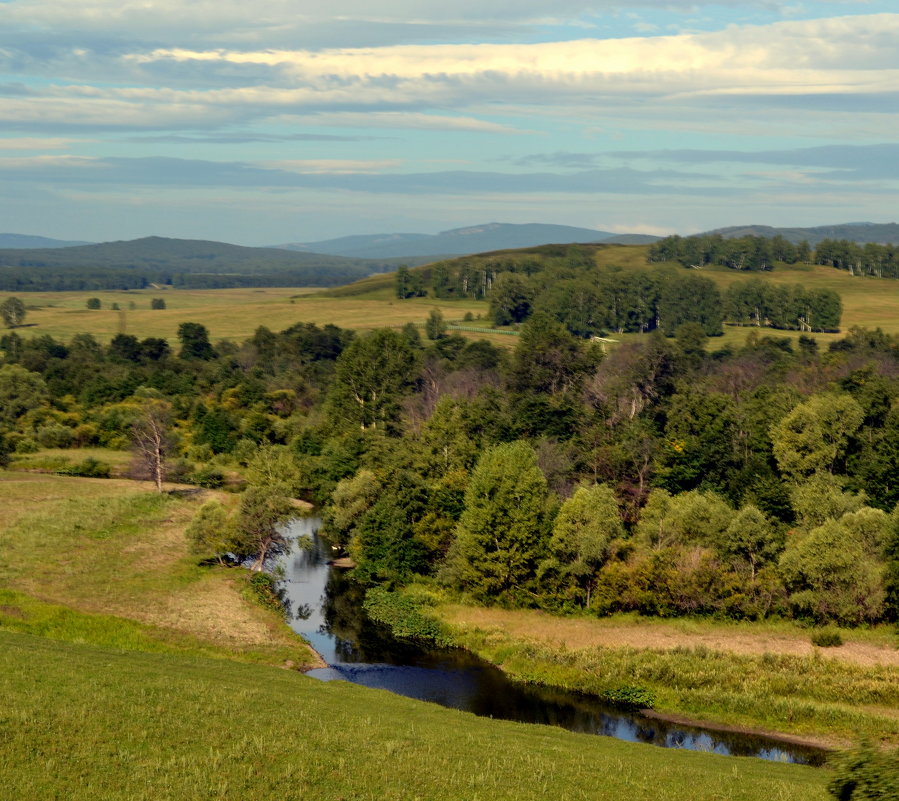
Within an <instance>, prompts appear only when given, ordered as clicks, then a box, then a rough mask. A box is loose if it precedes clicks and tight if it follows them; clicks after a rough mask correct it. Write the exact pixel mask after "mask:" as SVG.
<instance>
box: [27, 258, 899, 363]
mask: <svg viewBox="0 0 899 801" xmlns="http://www.w3.org/2000/svg"><path fill="white" fill-rule="evenodd" d="M645 256H646V248H645V247H644V246H624V245H618V246H608V247H605V248H602V249H600V250H598V251H597V253H596V262H597V264H599V265H601V266H617V267H621V268H624V269H627V270H643V269H654V267H655V266H654V265H653V266H649V265H647V264H646V260H645ZM669 266H670V267H671V268H672V269H675V270H683V268H682V267H680V266H678V265H669ZM701 274H702V275H704V276H706V277H708V278H711V279H712V280H713V281H715V283H717V284H718V285H719V287H721V288H722V289H724V288H726V287H727V286H729V285H730V284H732V283H733V282H735V281H746V280H749V279H750V278H754V277H758V278H761V279H762V280H765V281H771V282H774V283H780V284H795V283H799V284H803V285H804V286H807V287H810V288H815V289H832V290H834V291H835V292H837V293H838V294H840V296H841V297H842V299H843V307H844V312H843V331H847V330H848V329H849V328H851V327H852V326H856V325H857V326H864V327H868V328H875V327H880V328H882V329H883V330H884V331H887V332H889V333H899V281H895V280H890V279H885V278H884V279H880V278H862V277H853V276H850V275H849V274H848V273H845V272H843V271H840V270H835V269H834V268H832V267H825V266H818V265H793V266H787V265H782V266H780V267H778V268H777V269H775V270H773V271H772V272H770V273H764V274H759V273H738V272H735V271H733V270H729V269H727V268H725V267H706V268H704V269H703V270H702V271H701ZM89 297H98V298H100V300H101V302H102V304H103V308H102V309H100V310H95V311H92V310H89V309H87V308H86V305H85V304H86V301H87V299H88V298H89ZM154 297H162V298H164V299H165V301H166V308H165V309H163V310H151V309H150V299H151V298H154ZM23 300H24V301H25V303H26V305H27V307H28V315H27V318H26V323H27V325H26V326H25V327H23V328H21V329H19V333H20V334H22V335H24V336H37V335H42V334H49V335H51V336H54V337H58V338H62V339H68V338H70V337H71V336H72V335H74V334H77V333H82V332H90V333H91V334H93V335H94V336H95V337H97V338H98V339H99V340H101V341H103V342H108V341H109V340H110V339H111V338H112V337H113V336H115V334H117V333H120V332H124V333H128V334H133V335H135V336H137V337H139V338H143V337H148V336H154V337H163V338H165V339H168V340H169V341H171V342H175V341H176V332H177V329H178V325H179V324H180V323H182V322H185V321H193V322H199V323H203V324H204V325H205V326H206V327H207V328H208V329H209V331H210V335H211V337H212V339H213V341H215V340H218V339H233V340H241V339H244V338H246V337H249V336H251V335H252V333H253V331H255V329H256V328H257V327H258V326H259V325H262V324H264V325H266V326H267V327H269V328H270V329H272V330H274V331H280V330H283V329H285V328H287V327H289V326H291V325H293V324H295V323H297V322H310V323H317V324H319V325H322V324H324V323H334V324H335V325H338V326H341V327H345V328H354V329H361V330H364V329H370V328H377V327H381V326H401V325H404V324H405V323H408V322H414V323H421V322H423V321H424V320H425V319H426V318H427V316H428V313H429V312H430V311H431V309H434V308H438V309H440V310H441V311H442V312H443V315H444V317H445V318H446V319H447V320H461V319H462V318H463V317H464V316H465V314H466V313H467V312H470V313H471V314H472V316H473V317H475V318H478V320H479V321H480V324H482V325H484V324H488V323H487V322H486V321H487V319H488V304H487V303H486V302H483V301H475V300H442V299H441V300H437V299H434V298H410V299H408V300H403V301H400V300H397V299H396V297H394V293H393V276H392V274H387V275H375V276H371V277H369V278H366V279H363V280H361V281H358V282H356V283H355V284H351V285H349V286H346V287H339V288H337V289H331V290H315V289H303V288H299V289H298V288H289V287H288V288H264V289H215V290H190V289H147V290H135V291H127V292H124V291H123V292H115V291H94V292H36V293H27V294H24V295H23ZM113 303H117V304H118V305H119V307H120V308H121V311H114V310H112V309H111V308H110V306H111V305H112V304H113ZM131 305H133V306H134V307H135V308H133V309H132V308H130V306H131ZM476 324H477V323H476ZM749 330H750V329H748V328H743V327H736V326H727V327H726V328H725V333H724V336H722V337H718V338H715V339H714V340H713V341H712V342H711V343H710V346H709V347H710V348H712V349H714V348H718V347H724V346H727V345H731V346H733V345H740V344H742V343H743V342H744V341H745V339H746V336H747V334H748V333H749ZM760 331H761V333H763V334H766V333H767V334H771V335H772V336H786V337H790V338H793V339H795V338H797V337H798V336H799V332H796V331H773V330H770V329H760ZM841 335H842V334H814V336H815V338H816V339H818V340H819V341H820V342H821V343H822V344H826V343H827V342H829V341H831V340H833V339H836V338H838V337H839V336H841ZM468 336H472V337H474V338H481V337H482V336H484V335H480V334H469V335H468ZM613 336H615V338H617V339H620V340H621V341H627V340H632V339H635V338H638V337H639V336H640V335H633V334H631V335H628V334H625V335H622V336H617V335H613ZM484 338H486V339H489V340H490V341H492V342H494V343H495V344H497V345H500V346H503V347H512V346H514V343H515V341H516V340H515V339H514V338H513V337H508V336H500V335H486V336H484Z"/></svg>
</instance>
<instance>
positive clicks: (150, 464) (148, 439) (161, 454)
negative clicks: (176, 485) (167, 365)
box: [131, 398, 172, 492]
mask: <svg viewBox="0 0 899 801" xmlns="http://www.w3.org/2000/svg"><path fill="white" fill-rule="evenodd" d="M171 424H172V419H171V406H170V405H169V404H168V403H167V402H166V401H163V400H158V399H155V398H150V399H147V400H145V401H144V402H143V403H142V404H141V409H140V416H139V417H138V419H137V420H136V421H135V422H134V424H133V425H132V426H131V442H132V445H133V447H134V450H135V451H136V453H137V456H138V459H139V460H140V462H142V464H143V465H144V467H145V468H146V471H147V473H148V474H149V477H150V479H151V480H152V481H153V482H154V483H155V484H156V489H157V490H158V491H159V492H162V482H163V481H165V473H166V458H167V457H168V454H169V452H170V450H171V447H172V442H171V433H170V429H171Z"/></svg>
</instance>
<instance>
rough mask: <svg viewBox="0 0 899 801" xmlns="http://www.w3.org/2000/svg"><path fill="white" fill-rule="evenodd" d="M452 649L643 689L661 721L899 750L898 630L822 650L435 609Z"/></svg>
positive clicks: (699, 625) (744, 629) (680, 628)
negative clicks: (682, 718)
mask: <svg viewBox="0 0 899 801" xmlns="http://www.w3.org/2000/svg"><path fill="white" fill-rule="evenodd" d="M434 613H435V614H436V616H437V617H438V618H439V619H441V620H442V621H443V622H445V623H447V624H449V625H450V626H451V628H452V631H453V633H454V639H455V640H456V641H457V642H458V643H459V644H461V645H463V646H464V647H466V648H469V649H470V650H472V651H474V652H476V653H478V654H479V655H480V656H482V657H484V658H486V659H487V660H489V661H491V662H493V663H495V664H497V665H499V666H500V667H501V668H503V669H504V670H506V671H507V672H509V673H510V674H511V675H514V676H516V677H518V678H521V679H524V680H528V681H535V682H538V683H543V684H551V685H556V686H562V687H567V688H569V689H575V690H580V691H584V692H589V693H601V692H602V691H604V690H607V689H612V688H615V687H618V686H624V685H637V686H643V687H646V688H648V689H650V690H652V692H653V693H654V694H655V696H656V698H657V704H656V708H657V710H659V711H660V712H666V713H670V714H678V715H686V716H689V717H692V718H695V719H697V720H705V721H709V722H715V723H724V724H734V725H741V726H745V727H747V728H750V729H759V730H765V731H770V732H784V733H789V734H793V735H798V736H802V737H804V738H806V739H809V740H811V741H815V742H819V743H821V744H825V745H837V746H840V745H845V744H848V743H851V742H853V741H855V740H856V739H857V738H858V736H859V735H864V736H868V737H871V738H873V739H874V740H878V741H881V742H883V743H891V744H894V745H895V744H897V743H899V651H897V644H899V638H897V635H896V632H895V629H892V628H888V627H882V628H878V629H871V630H859V631H850V630H846V631H843V632H842V634H843V636H844V639H845V640H846V644H845V645H843V646H842V647H841V648H834V649H820V648H815V647H813V646H812V645H811V642H810V632H809V631H808V630H804V629H801V628H799V627H798V626H796V625H795V624H792V623H787V622H770V623H768V622H762V623H724V622H716V621H711V620H672V621H665V620H658V619H653V620H648V619H645V618H639V617H636V616H615V617H611V618H606V619H601V620H596V619H590V618H557V617H553V616H551V615H548V614H545V613H541V612H534V611H526V610H514V611H513V610H500V609H484V608H482V607H475V606H467V605H463V604H458V603H442V604H440V605H438V606H437V607H435V608H434Z"/></svg>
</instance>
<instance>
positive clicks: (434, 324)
mask: <svg viewBox="0 0 899 801" xmlns="http://www.w3.org/2000/svg"><path fill="white" fill-rule="evenodd" d="M425 333H426V334H427V335H428V339H434V340H436V339H442V338H443V337H445V336H446V321H445V320H444V319H443V314H442V313H441V312H440V309H431V311H430V313H429V314H428V319H427V320H426V321H425Z"/></svg>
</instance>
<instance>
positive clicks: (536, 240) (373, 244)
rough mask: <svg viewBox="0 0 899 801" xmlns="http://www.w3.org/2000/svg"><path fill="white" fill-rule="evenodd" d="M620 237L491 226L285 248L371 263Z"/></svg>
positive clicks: (560, 229) (579, 230)
mask: <svg viewBox="0 0 899 801" xmlns="http://www.w3.org/2000/svg"><path fill="white" fill-rule="evenodd" d="M616 236H617V235H616V234H613V233H611V232H609V231H596V230H593V229H592V228H576V227H572V226H569V225H544V224H539V223H532V224H526V225H513V224H510V223H487V224H486V225H474V226H470V227H467V228H454V229H452V230H449V231H442V232H440V233H439V234H374V235H371V236H346V237H341V238H339V239H328V240H325V241H322V242H307V243H296V244H290V245H282V246H281V247H284V248H288V249H290V250H297V251H315V252H317V253H330V254H335V255H340V256H347V257H355V258H369V259H378V258H380V259H384V258H402V257H412V256H422V257H423V256H429V257H432V258H438V257H442V256H461V255H466V254H469V253H481V252H484V251H491V250H505V249H508V248H528V247H534V246H536V245H543V244H547V243H550V242H554V243H559V244H570V243H573V242H599V241H601V240H606V239H609V238H610V237H616ZM625 236H628V235H625Z"/></svg>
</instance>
